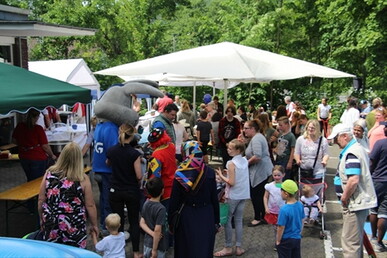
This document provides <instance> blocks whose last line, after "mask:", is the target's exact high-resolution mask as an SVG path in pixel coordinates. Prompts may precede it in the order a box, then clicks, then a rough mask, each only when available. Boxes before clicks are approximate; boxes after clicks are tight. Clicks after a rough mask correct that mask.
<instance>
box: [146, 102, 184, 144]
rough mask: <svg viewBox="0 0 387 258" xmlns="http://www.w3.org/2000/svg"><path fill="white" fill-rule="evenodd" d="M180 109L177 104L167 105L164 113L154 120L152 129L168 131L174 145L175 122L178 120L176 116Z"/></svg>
mask: <svg viewBox="0 0 387 258" xmlns="http://www.w3.org/2000/svg"><path fill="white" fill-rule="evenodd" d="M178 111H179V108H178V107H177V106H176V105H175V104H173V103H172V104H169V105H167V106H166V107H165V108H164V110H163V112H162V113H161V114H160V115H159V116H158V117H156V118H155V119H154V120H153V124H152V128H162V129H164V130H165V131H167V134H168V135H169V137H171V140H172V142H173V144H175V143H176V134H175V129H174V128H173V120H175V118H176V114H177V112H178Z"/></svg>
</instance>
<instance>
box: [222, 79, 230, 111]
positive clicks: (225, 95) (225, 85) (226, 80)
mask: <svg viewBox="0 0 387 258" xmlns="http://www.w3.org/2000/svg"><path fill="white" fill-rule="evenodd" d="M223 82H224V97H223V107H224V108H223V115H226V109H227V89H228V84H229V81H228V79H223Z"/></svg>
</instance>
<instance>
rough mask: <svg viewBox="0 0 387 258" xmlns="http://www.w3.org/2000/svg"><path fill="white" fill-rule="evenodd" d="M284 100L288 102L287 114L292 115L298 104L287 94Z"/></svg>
mask: <svg viewBox="0 0 387 258" xmlns="http://www.w3.org/2000/svg"><path fill="white" fill-rule="evenodd" d="M284 101H285V103H286V114H287V115H288V117H291V115H292V113H293V111H294V110H295V109H296V105H295V104H294V102H292V98H291V97H290V96H286V97H285V98H284ZM290 120H291V119H290Z"/></svg>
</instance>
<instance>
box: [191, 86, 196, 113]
mask: <svg viewBox="0 0 387 258" xmlns="http://www.w3.org/2000/svg"><path fill="white" fill-rule="evenodd" d="M192 107H193V108H192V109H193V110H192V111H194V110H196V81H194V85H193V103H192ZM194 112H195V111H194ZM195 114H196V113H195Z"/></svg>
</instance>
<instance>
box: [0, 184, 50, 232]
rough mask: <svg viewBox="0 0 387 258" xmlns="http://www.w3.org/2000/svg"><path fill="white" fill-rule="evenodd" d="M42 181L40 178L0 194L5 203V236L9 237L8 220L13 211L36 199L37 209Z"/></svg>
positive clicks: (0, 198)
mask: <svg viewBox="0 0 387 258" xmlns="http://www.w3.org/2000/svg"><path fill="white" fill-rule="evenodd" d="M42 179H43V177H39V178H37V179H35V180H32V181H29V182H26V183H23V184H21V185H18V186H15V187H13V188H11V189H9V190H6V191H4V192H2V193H0V201H5V223H6V225H5V234H6V235H7V236H8V230H9V223H8V222H9V221H8V218H9V213H10V212H11V211H12V210H14V209H16V208H18V207H20V206H25V204H26V202H27V201H28V200H30V199H35V204H36V205H35V207H37V203H36V200H37V196H38V194H39V189H40V183H41V182H42ZM10 202H14V203H13V205H11V206H10Z"/></svg>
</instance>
